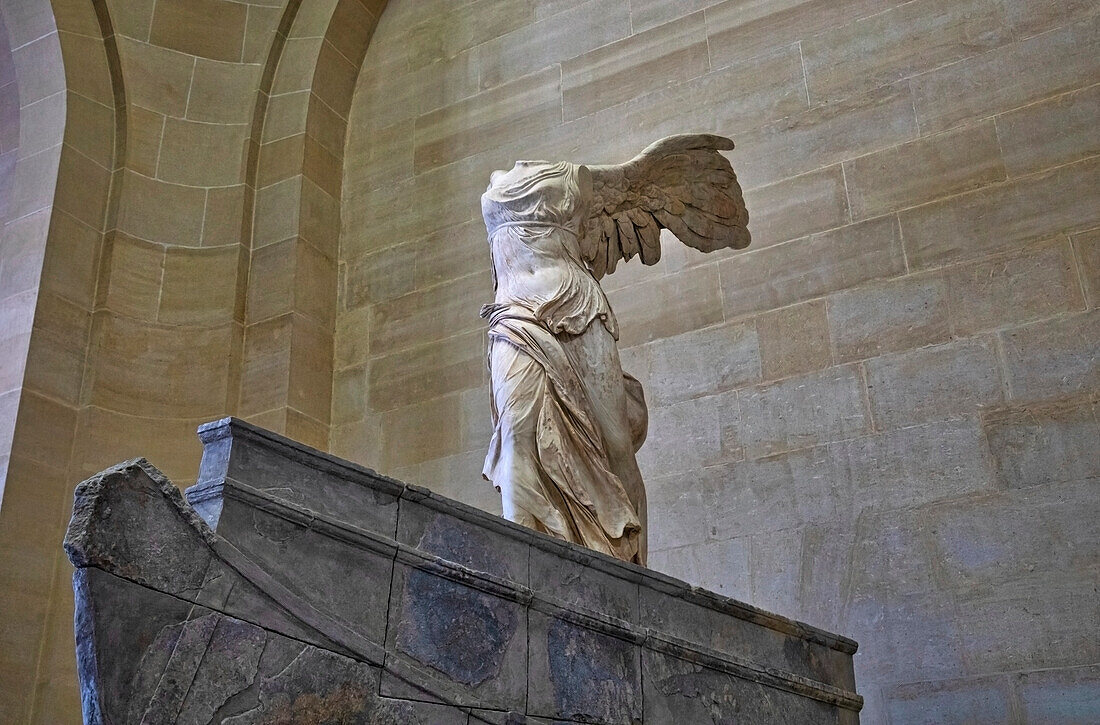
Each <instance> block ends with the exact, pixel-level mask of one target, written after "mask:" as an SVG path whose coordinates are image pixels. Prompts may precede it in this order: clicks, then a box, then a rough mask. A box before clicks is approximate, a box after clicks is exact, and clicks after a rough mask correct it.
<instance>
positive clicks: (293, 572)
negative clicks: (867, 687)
mask: <svg viewBox="0 0 1100 725" xmlns="http://www.w3.org/2000/svg"><path fill="white" fill-rule="evenodd" d="M202 433H203V437H204V440H205V441H206V452H207V455H206V456H205V457H204V460H203V464H202V470H203V472H204V476H205V479H204V481H203V483H201V484H198V485H196V486H194V487H192V488H191V489H189V491H188V494H187V495H188V498H189V499H190V500H192V501H194V502H195V503H196V504H197V506H198V511H196V510H195V509H192V508H191V507H190V506H188V504H186V503H185V502H184V500H183V498H182V497H181V496H180V493H179V491H178V490H177V489H176V488H175V487H174V486H172V484H171V483H170V482H169V481H168V480H167V479H166V478H164V476H163V475H162V474H161V473H160V472H159V471H157V470H156V469H155V468H153V467H152V466H151V465H149V464H148V463H146V462H145V461H144V460H137V461H130V462H127V463H123V464H120V465H118V466H116V467H114V468H111V469H108V470H107V471H104V472H103V473H101V474H99V475H97V476H95V477H93V478H91V479H89V480H87V481H85V482H84V483H82V484H81V485H80V486H79V487H78V489H77V491H76V496H75V504H74V510H73V518H72V521H71V523H70V527H69V530H68V533H67V535H66V538H65V548H66V550H67V552H68V554H69V557H70V559H71V561H72V563H73V564H74V565H76V567H77V570H76V574H75V576H74V580H73V581H74V587H75V591H76V600H77V610H76V622H77V627H76V649H77V660H78V663H79V673H80V680H81V686H82V690H81V694H82V698H83V706H84V713H85V722H87V723H91V724H93V725H98V724H99V723H108V722H123V721H125V722H137V721H142V722H158V723H159V722H165V723H167V722H179V723H196V724H198V723H225V724H226V725H246V724H253V723H255V724H256V725H259V724H260V723H299V722H302V723H305V722H309V723H314V722H317V723H320V722H355V723H364V724H369V725H405V724H407V723H425V725H427V724H428V723H431V725H452V724H453V725H460V724H461V725H470V724H472V723H503V724H505V725H523V724H524V723H530V724H531V725H537V724H538V723H551V722H553V723H599V724H602V725H635V724H636V723H640V722H647V723H663V722H669V721H672V720H675V719H685V718H686V720H685V721H687V722H694V721H696V718H697V717H698V713H699V712H703V711H711V710H712V706H711V704H708V703H713V704H714V706H716V707H719V710H714V711H713V712H715V713H716V714H717V713H719V712H720V713H721V716H722V717H734V716H735V715H736V716H737V717H738V718H739V719H741V720H744V721H747V722H762V723H763V722H774V721H777V720H784V719H789V720H792V721H797V722H806V723H854V722H856V717H857V713H858V710H859V707H860V705H861V704H862V700H861V699H860V698H859V697H858V696H857V695H856V694H855V692H854V689H855V682H854V678H853V669H852V654H853V653H854V651H855V648H856V644H855V642H853V641H851V640H848V639H845V638H842V637H838V636H836V635H833V634H829V633H827V632H824V631H822V630H818V629H815V628H812V627H809V626H808V625H805V624H801V623H799V622H795V621H792V620H789V619H785V618H782V617H778V616H776V615H773V614H770V613H768V612H765V611H762V610H759V609H755V608H753V607H750V606H748V605H745V604H742V603H740V602H737V601H734V600H731V599H726V598H723V597H719V596H717V595H714V594H710V593H708V592H705V591H702V590H699V589H695V588H692V587H690V586H688V585H687V584H685V583H683V582H680V581H677V580H675V579H671V578H669V577H666V576H663V575H659V574H656V573H654V572H650V571H648V570H646V569H644V568H642V567H638V566H635V565H631V564H625V563H622V562H619V561H617V560H615V559H612V558H610V557H607V556H603V555H600V554H596V553H595V552H592V551H590V550H587V549H584V548H581V547H578V546H574V545H570V544H565V543H563V542H560V541H556V540H553V539H550V538H549V537H546V536H543V535H541V534H536V533H534V532H532V531H531V530H529V529H525V528H523V527H520V526H517V525H514V524H511V523H509V522H506V521H504V520H502V519H499V518H496V517H493V516H490V515H488V514H485V513H483V512H480V511H477V510H476V509H472V508H469V507H466V506H464V505H462V504H459V503H457V502H454V501H449V500H447V499H444V498H442V497H440V496H437V495H435V494H431V493H429V492H428V491H426V490H424V489H419V488H413V487H410V486H406V485H403V484H399V483H397V482H395V481H393V480H391V479H387V478H385V477H382V476H379V475H377V474H375V473H374V472H372V471H369V470H367V469H363V468H360V467H358V466H355V465H353V464H349V463H346V462H343V461H340V460H338V459H335V458H333V457H331V456H327V455H325V454H322V453H319V452H317V451H313V450H311V449H308V448H306V447H305V446H303V445H301V444H298V443H294V442H293V441H290V440H288V439H285V438H281V437H280V436H277V435H276V434H273V433H269V432H267V431H263V430H260V429H257V428H255V427H253V426H250V425H248V424H245V423H243V422H241V421H238V420H235V419H226V420H224V421H219V422H218V423H214V424H209V425H207V426H204V427H203V430H202ZM244 461H247V463H244ZM280 471H281V472H282V475H281V476H280V475H279V474H280ZM309 471H313V472H314V473H315V474H316V475H314V476H313V477H312V478H311V477H309V476H307V475H304V474H306V473H308V472H309ZM230 474H232V476H231V475H230ZM268 479H270V482H272V483H277V484H280V485H276V486H272V487H271V488H268V489H266V490H262V491H261V490H259V489H257V488H255V487H254V486H252V485H250V484H249V483H246V481H251V482H256V481H257V480H268ZM348 486H353V487H354V489H353V490H355V491H356V492H357V493H356V494H355V495H349V494H347V493H346V487H348ZM326 490H331V491H333V492H337V493H341V494H342V496H341V497H340V498H339V499H338V498H337V497H335V496H324V495H322V494H323V493H324V492H325V491H326ZM378 496H382V497H383V500H384V498H385V497H390V496H392V497H394V498H396V500H397V502H398V505H397V506H396V507H393V506H390V507H389V508H388V510H389V511H391V512H394V513H395V515H396V516H397V519H398V521H397V523H396V529H394V530H390V531H387V532H379V531H371V530H368V529H365V528H362V527H360V526H359V525H358V523H357V522H359V521H362V509H364V508H369V507H371V506H372V505H373V503H374V502H376V501H377V500H378V498H377V497H378ZM337 501H338V503H334V502H337ZM302 502H320V503H322V504H324V505H325V506H327V508H325V510H323V511H322V510H319V509H320V508H321V507H320V506H317V507H316V508H314V507H313V504H312V503H302ZM382 508H383V509H384V510H385V509H386V508H387V507H386V506H385V505H383V506H382ZM219 512H220V513H219ZM405 515H407V516H408V522H407V523H405V522H404V521H403V519H404V517H405ZM202 517H205V518H206V520H207V521H211V522H213V523H214V524H215V525H216V531H215V530H212V529H211V528H210V526H208V524H207V522H206V521H204V520H203V518H202ZM395 532H400V533H399V534H398V535H397V536H396V538H394V534H395ZM406 542H410V543H406ZM501 552H510V553H513V554H516V553H517V552H518V553H519V554H520V555H517V556H514V557H511V558H510V559H508V560H505V559H502V558H501V556H500V553H501ZM528 552H529V554H530V556H529V558H530V569H531V571H530V581H531V583H533V586H528V570H527V566H526V563H527V561H528V556H527V554H528ZM516 560H518V561H520V562H523V564H524V565H523V566H516ZM310 570H311V571H310ZM391 572H392V575H391ZM391 579H392V583H391ZM731 698H732V699H731ZM700 707H702V708H703V710H699V708H700Z"/></svg>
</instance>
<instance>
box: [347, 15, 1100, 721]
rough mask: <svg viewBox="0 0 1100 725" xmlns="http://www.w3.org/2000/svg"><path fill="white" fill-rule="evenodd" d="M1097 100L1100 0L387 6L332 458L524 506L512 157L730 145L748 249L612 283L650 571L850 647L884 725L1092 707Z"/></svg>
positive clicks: (1099, 453) (1098, 684)
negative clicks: (504, 277)
mask: <svg viewBox="0 0 1100 725" xmlns="http://www.w3.org/2000/svg"><path fill="white" fill-rule="evenodd" d="M1098 118H1100V8H1098V6H1097V5H1096V4H1095V3H1094V2H1085V1H1080V0H1058V1H1044V2H1034V1H1033V0H964V1H962V2H960V1H959V0H914V1H912V2H901V1H900V0H764V1H762V2H746V1H745V0H727V1H726V2H708V1H707V0H693V1H688V0H630V1H629V2H628V1H627V0H587V1H586V2H584V1H581V0H479V1H472V0H456V1H450V2H444V1H443V0H430V1H429V2H425V1H424V0H393V2H392V3H391V4H390V7H389V8H388V9H387V11H386V13H385V14H384V15H383V16H382V19H381V21H380V24H379V27H378V30H377V33H376V35H375V38H374V40H373V42H372V44H371V46H370V48H369V49H368V53H367V56H366V62H365V65H364V69H363V72H362V73H361V75H360V76H359V83H358V87H357V91H356V95H355V100H354V104H353V106H352V109H351V116H350V129H351V130H350V133H349V138H348V142H347V148H346V151H345V169H344V179H343V188H342V199H343V210H342V212H343V214H342V223H343V232H342V236H341V239H340V250H339V260H338V262H339V279H340V287H339V307H338V310H337V315H336V338H335V362H334V366H335V376H334V385H333V395H332V400H333V405H332V422H333V428H332V438H331V447H332V450H333V451H334V452H335V453H337V454H339V455H342V456H345V457H349V458H352V459H354V460H357V461H361V462H363V463H366V464H367V465H371V466H374V467H376V468H379V469H381V470H383V471H385V472H386V473H389V474H392V475H394V476H397V477H399V478H402V479H404V480H408V481H414V482H416V483H419V484H423V485H425V486H429V487H431V488H433V489H436V490H439V491H441V492H443V493H445V494H447V495H450V496H454V497H456V498H459V499H462V500H465V501H468V502H471V503H473V504H475V505H479V506H482V507H485V508H487V509H489V510H499V503H498V500H497V497H496V495H495V493H494V492H493V491H492V490H491V488H490V487H489V485H488V484H487V483H485V482H484V481H482V480H481V479H480V475H479V473H480V467H481V461H482V457H483V455H484V450H485V446H486V443H487V440H488V436H489V427H488V417H489V413H488V392H487V376H486V372H485V362H484V351H485V334H484V324H483V322H482V321H481V320H480V319H479V318H478V316H477V310H478V307H479V305H480V304H482V303H483V302H486V301H489V300H490V298H491V295H492V288H491V280H490V274H489V259H488V254H487V250H486V246H485V233H484V228H483V226H482V224H481V221H480V218H479V206H478V197H479V195H480V193H481V191H482V190H483V189H484V186H485V184H486V183H487V181H488V176H489V173H490V171H492V170H493V169H497V168H509V167H510V166H511V164H512V162H513V161H514V160H516V159H519V158H546V159H551V160H559V159H567V160H572V161H577V162H592V163H599V162H620V161H624V160H626V159H627V158H629V157H630V156H631V155H632V154H633V153H635V152H637V151H638V150H640V149H641V148H642V147H643V146H645V145H646V144H648V143H649V142H651V141H653V140H655V139H657V138H659V137H660V136H663V135H665V134H669V133H675V132H688V131H712V132H718V133H722V134H726V135H729V136H731V137H733V138H734V140H735V142H736V143H737V149H736V150H735V151H733V152H732V153H731V154H730V157H731V159H732V161H733V164H734V167H735V169H736V170H737V172H738V174H739V176H740V178H741V180H742V182H743V185H744V187H745V189H746V192H747V193H746V199H747V202H748V207H749V211H750V215H751V223H750V229H751V230H752V232H753V236H754V242H753V245H752V247H750V248H749V249H748V250H747V251H745V252H743V253H734V252H724V253H718V254H712V255H702V254H699V253H696V252H694V251H691V250H687V249H685V248H683V247H681V246H680V245H679V244H678V243H676V242H675V240H668V239H666V240H665V241H666V243H665V245H664V249H665V258H664V260H663V261H661V262H660V264H658V265H657V266H655V267H652V268H646V267H640V266H638V263H637V262H633V263H631V264H630V265H627V266H626V267H625V268H620V270H619V271H618V272H616V273H615V274H614V275H612V276H611V277H609V278H607V279H606V280H605V286H606V287H607V289H608V290H609V293H610V298H611V301H612V304H613V306H614V308H615V310H616V312H617V314H618V315H619V318H620V321H621V326H622V337H621V340H620V343H621V345H622V347H623V359H624V367H625V368H626V369H627V370H628V371H629V372H632V373H633V374H634V375H636V376H638V377H639V379H641V381H642V382H643V384H644V385H645V388H646V391H647V395H648V400H649V403H650V406H651V427H650V434H649V440H648V442H647V443H646V445H645V447H644V448H643V449H642V452H641V455H640V459H641V464H642V469H643V473H644V474H645V476H646V480H647V486H648V490H649V496H650V502H651V503H650V511H651V514H650V516H651V526H652V530H653V531H652V538H651V541H652V549H653V552H652V554H651V557H650V562H651V564H652V565H653V566H654V567H655V568H658V569H661V570H664V571H666V572H669V573H671V574H673V575H676V576H680V577H683V578H686V579H688V580H689V581H691V582H693V583H696V584H699V585H701V586H704V587H707V588H710V589H712V590H715V591H717V592H721V593H724V594H727V595H730V596H733V597H737V598H739V599H743V600H746V601H749V602H751V603H753V604H755V605H758V606H761V607H764V608H766V609H771V610H774V611H777V612H780V613H782V614H786V615H790V616H793V617H796V618H800V619H803V620H806V621H808V622H810V623H812V624H815V625H819V626H822V627H825V628H828V629H831V630H835V631H837V632H840V633H842V634H845V635H849V636H852V637H855V638H856V639H858V640H859V642H860V645H861V647H860V653H859V655H858V656H857V659H856V661H857V668H858V671H857V674H858V680H857V681H858V683H859V690H860V692H861V693H862V694H863V695H864V696H865V697H866V699H867V705H866V710H865V716H864V721H865V722H869V723H882V722H892V723H895V725H896V724H897V723H908V722H914V721H918V720H919V721H922V722H924V721H929V722H954V721H962V720H965V719H967V718H968V717H977V718H978V719H979V720H982V721H1004V722H1009V721H1011V722H1022V721H1027V722H1035V723H1048V722H1068V721H1069V718H1070V717H1071V715H1072V713H1074V712H1078V713H1081V712H1083V711H1084V708H1086V707H1087V703H1088V702H1095V701H1096V699H1097V697H1098V694H1097V693H1098V692H1100V668H1098V667H1097V663H1098V662H1100V640H1098V639H1097V637H1096V632H1097V631H1100V597H1098V596H1097V586H1098V583H1100V496H1098V495H1097V494H1098V492H1100V488H1098V487H1100V446H1098V445H1097V441H1098V440H1100V421H1098V408H1100V362H1098V355H1100V313H1098V312H1097V306H1098V304H1100V251H1098V250H1100V246H1098V244H1100V158H1097V154H1098V153H1100V135H1098V130H1097V129H1098V125H1097V119H1098ZM1059 713H1061V715H1059ZM1067 713H1068V714H1067Z"/></svg>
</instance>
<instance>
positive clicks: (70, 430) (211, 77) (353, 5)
mask: <svg viewBox="0 0 1100 725" xmlns="http://www.w3.org/2000/svg"><path fill="white" fill-rule="evenodd" d="M384 6H385V2H384V0H302V1H301V2H299V1H297V0H295V1H293V2H288V1H286V0H250V1H249V2H235V1H230V0H199V1H192V0H161V1H160V2H156V3H152V2H146V1H144V0H140V1H133V0H80V1H78V2H70V1H66V0H56V1H55V0H10V1H8V0H5V2H4V3H3V13H4V21H5V26H4V28H0V30H2V31H3V32H0V35H2V36H3V39H4V42H5V43H6V44H7V47H10V49H11V53H10V57H11V66H12V67H13V68H14V74H13V73H12V72H10V70H11V69H10V68H9V66H7V65H5V61H0V98H3V100H2V101H0V119H3V120H2V121H0V129H2V131H0V156H2V160H0V162H2V164H3V166H0V198H2V197H4V196H5V195H6V196H7V199H6V201H7V202H8V203H7V205H6V206H7V211H8V216H9V221H8V223H7V225H6V226H5V227H4V228H3V230H2V232H3V233H2V243H0V341H2V342H3V347H2V348H0V362H2V363H3V366H2V368H0V370H2V374H0V377H2V379H0V444H4V443H7V442H8V441H10V443H11V445H10V450H11V454H10V461H9V460H8V458H7V453H8V448H7V447H6V446H0V464H3V466H2V469H0V470H3V471H6V478H4V486H3V491H2V493H3V500H2V502H0V503H2V507H0V610H2V611H3V612H4V613H5V617H4V618H3V621H2V622H0V681H2V682H4V685H5V686H4V687H3V688H0V721H3V722H27V723H32V722H33V723H37V722H43V723H53V722H72V721H74V719H75V718H77V717H78V715H77V713H78V712H79V698H78V691H77V689H76V686H75V683H76V674H75V661H74V659H73V656H72V655H73V629H72V623H73V600H72V585H71V568H70V567H69V565H68V564H67V563H66V562H65V561H64V558H63V557H62V556H61V552H60V551H59V549H58V545H57V542H58V540H59V537H60V536H61V535H62V532H63V531H64V526H65V522H66V521H67V519H68V513H67V511H68V509H69V508H70V505H71V494H72V491H73V483H74V482H75V481H79V480H80V479H82V478H85V477H86V476H87V475H88V473H89V472H94V471H96V470H99V469H101V468H103V466H105V465H110V464H111V463H114V462H117V461H118V460H121V459H123V458H128V457H132V456H134V455H148V456H149V457H150V458H152V459H153V460H156V461H157V462H158V463H159V465H161V466H162V467H163V468H164V470H166V471H169V472H171V473H172V475H173V476H174V477H175V478H176V480H178V481H179V482H180V483H181V484H185V483H187V482H189V481H194V479H195V475H196V472H197V468H198V461H199V454H200V446H199V444H198V441H197V440H196V439H195V437H194V435H193V433H194V430H195V428H196V426H197V425H198V424H199V423H201V422H203V421H205V420H209V419H211V418H217V417H221V416H223V415H225V414H227V413H239V414H241V415H243V416H247V417H248V418H250V419H253V420H257V421H260V422H262V423H263V424H264V425H265V426H266V427H268V428H272V429H275V430H278V431H280V432H285V433H287V434H289V435H291V436H293V437H294V438H296V439H299V440H302V441H305V442H308V443H312V444H313V445H316V446H319V447H324V445H325V443H326V442H327V439H328V416H329V413H330V410H331V405H330V397H329V396H330V391H331V388H332V371H331V359H332V336H333V330H334V311H335V302H336V243H337V240H338V231H337V230H338V229H339V215H340V211H339V202H338V199H339V195H340V194H339V188H340V181H341V163H342V162H341V159H342V154H343V146H344V136H345V132H346V119H347V113H348V108H349V107H350V103H351V93H352V90H353V89H354V85H355V80H354V79H355V76H356V75H357V74H358V72H359V68H360V67H361V65H362V60H363V58H362V56H363V53H364V52H365V50H366V46H367V43H368V42H369V40H370V36H371V33H372V32H373V28H374V24H375V21H376V19H377V17H378V15H379V14H380V13H381V11H382V9H383V7H384ZM2 50H3V48H0V51H2ZM0 57H6V56H5V55H4V53H3V52H0ZM12 77H14V79H15V83H14V89H15V90H16V91H17V94H18V98H17V102H16V110H17V111H18V113H16V114H15V115H14V116H13V115H12V104H11V92H12V90H13V87H12V84H11V83H10V82H9V81H10V80H11V78H12ZM11 123H15V124H16V127H15V128H16V131H17V134H16V140H17V141H18V144H17V146H18V150H17V151H16V152H15V153H14V159H15V164H14V168H13V169H12V168H9V167H10V166H11V162H12V158H13V156H12V154H11V153H9V151H10V150H11V149H14V148H15V146H13V145H12V134H11V132H10V129H9V126H10V124H11ZM5 185H8V187H10V193H6V192H4V188H5ZM0 221H2V220H0ZM9 362H10V365H9ZM24 371H25V373H26V374H25V375H24ZM16 406H18V407H16ZM13 428H14V430H13Z"/></svg>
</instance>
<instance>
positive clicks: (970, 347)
mask: <svg viewBox="0 0 1100 725" xmlns="http://www.w3.org/2000/svg"><path fill="white" fill-rule="evenodd" d="M864 365H865V366H866V368H867V388H868V391H869V393H870V398H871V414H872V415H873V416H874V421H875V426H876V428H879V429H888V428H897V427H901V426H906V425H915V424H918V423H927V422H930V421H935V420H944V419H948V418H960V417H964V416H968V415H973V414H974V413H975V412H976V411H977V407H978V406H980V405H990V404H993V403H998V402H1000V401H1001V400H1002V399H1003V396H1004V393H1003V391H1002V385H1001V374H1000V371H999V369H998V365H997V357H996V353H995V352H994V349H993V344H992V342H991V341H989V340H985V339H981V338H973V339H969V340H961V341H958V342H952V343H948V344H946V345H937V346H935V347H929V348H925V349H921V350H914V351H912V352H905V353H899V354H896V355H885V356H883V357H878V358H874V359H871V360H868V361H867V362H866V363H864Z"/></svg>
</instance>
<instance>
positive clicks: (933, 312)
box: [828, 274, 951, 362]
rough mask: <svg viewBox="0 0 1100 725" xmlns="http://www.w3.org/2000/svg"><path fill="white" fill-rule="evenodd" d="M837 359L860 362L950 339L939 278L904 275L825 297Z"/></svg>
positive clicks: (945, 300) (944, 289) (943, 284)
mask: <svg viewBox="0 0 1100 725" xmlns="http://www.w3.org/2000/svg"><path fill="white" fill-rule="evenodd" d="M828 305H829V323H828V324H829V334H830V336H831V338H832V342H833V346H834V348H835V350H836V356H837V360H838V361H840V362H847V361H849V360H861V359H864V358H869V357H875V356H876V355H882V354H883V353H888V352H897V351H900V350H910V349H912V348H917V347H923V346H925V345H929V344H933V343H937V342H944V341H945V340H948V339H950V337H951V324H950V321H949V314H948V310H949V305H948V291H947V283H946V282H945V280H944V278H943V276H942V275H939V274H923V275H909V276H906V277H901V278H899V279H894V280H890V281H888V282H882V283H878V284H874V285H867V286H863V287H854V288H851V289H847V290H844V291H842V292H839V293H837V294H835V295H832V296H831V297H829V298H828Z"/></svg>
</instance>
